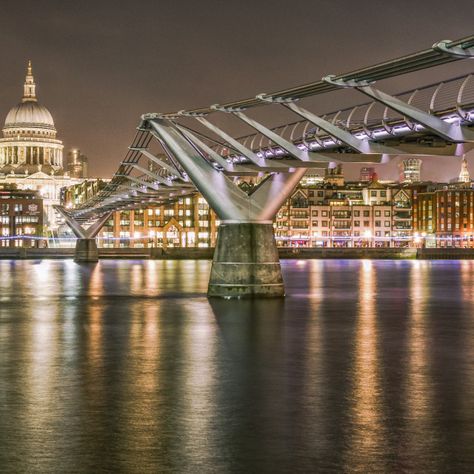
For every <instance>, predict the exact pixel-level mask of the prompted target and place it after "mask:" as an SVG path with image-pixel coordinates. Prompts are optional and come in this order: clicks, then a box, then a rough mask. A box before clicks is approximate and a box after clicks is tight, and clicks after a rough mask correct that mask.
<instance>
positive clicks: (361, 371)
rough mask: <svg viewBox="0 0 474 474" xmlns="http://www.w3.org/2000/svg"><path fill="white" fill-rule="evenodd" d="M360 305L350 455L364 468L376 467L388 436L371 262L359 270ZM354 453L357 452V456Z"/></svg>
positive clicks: (352, 464) (373, 274) (356, 463)
mask: <svg viewBox="0 0 474 474" xmlns="http://www.w3.org/2000/svg"><path fill="white" fill-rule="evenodd" d="M359 295H360V296H359V304H358V314H357V327H356V336H355V338H356V340H355V348H354V369H353V370H352V371H351V372H352V373H353V374H354V381H353V384H354V388H353V395H352V403H353V405H352V407H351V417H352V424H351V425H352V427H353V429H352V432H351V437H350V439H349V445H350V446H349V448H348V451H347V452H348V453H349V454H348V455H349V456H351V459H348V460H347V461H348V462H350V463H351V464H350V465H351V466H352V467H353V468H354V469H355V470H357V469H358V468H360V469H361V470H363V469H364V466H365V467H366V466H367V465H369V464H370V463H371V464H372V466H373V468H374V470H375V471H379V472H382V471H383V468H382V466H380V469H377V468H376V466H374V465H373V463H374V460H373V453H374V452H383V451H384V443H385V442H386V439H387V435H386V433H385V430H386V428H385V426H384V423H383V421H382V413H381V410H382V404H383V400H381V396H380V394H381V387H380V384H381V380H380V378H381V373H380V370H381V369H380V364H379V354H378V329H377V312H376V295H377V277H376V270H375V266H374V263H373V261H372V260H363V261H362V262H361V265H360V267H359ZM353 453H357V455H356V456H354V454H353Z"/></svg>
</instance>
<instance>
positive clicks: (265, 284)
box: [207, 222, 285, 298]
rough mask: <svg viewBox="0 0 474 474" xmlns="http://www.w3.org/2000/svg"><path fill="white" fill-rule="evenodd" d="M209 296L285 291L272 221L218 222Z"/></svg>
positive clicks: (273, 294) (265, 295)
mask: <svg viewBox="0 0 474 474" xmlns="http://www.w3.org/2000/svg"><path fill="white" fill-rule="evenodd" d="M207 294H208V296H216V297H222V298H253V297H263V298H269V297H282V296H284V295H285V289H284V286H283V278H282V275H281V266H280V260H279V257H278V250H277V247H276V243H275V237H274V235H273V225H272V224H271V223H225V222H223V223H222V224H221V225H220V226H219V231H218V236H217V244H216V249H215V251H214V259H213V261H212V269H211V277H210V279H209V287H208V293H207Z"/></svg>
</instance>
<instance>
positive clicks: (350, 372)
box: [0, 260, 474, 472]
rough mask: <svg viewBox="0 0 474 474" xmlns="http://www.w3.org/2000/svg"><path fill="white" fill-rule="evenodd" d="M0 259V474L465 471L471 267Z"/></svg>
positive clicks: (471, 374)
mask: <svg viewBox="0 0 474 474" xmlns="http://www.w3.org/2000/svg"><path fill="white" fill-rule="evenodd" d="M209 270H210V263H209V262H206V261H102V262H101V263H99V264H97V265H84V266H79V265H76V264H74V263H73V262H71V261H5V260H4V261H0V348H1V352H0V471H2V472H3V471H6V472H97V471H101V470H103V471H111V472H116V471H121V472H301V471H303V472H314V471H323V472H328V471H333V472H341V471H346V472H469V471H472V468H473V467H474V454H473V450H472V448H471V447H472V446H474V419H473V415H472V414H473V413H474V349H473V347H474V344H473V341H474V290H473V284H472V282H473V277H474V262H472V261H462V262H448V261H433V262H429V261H369V260H365V261H347V260H346V261H344V260H340V261H338V260H332V261H329V260H328V261H324V260H313V261H301V262H297V261H286V262H283V270H284V277H285V281H286V285H287V292H288V295H289V296H288V297H287V298H286V299H285V300H284V301H282V300H268V301H265V300H257V301H237V302H235V301H223V300H211V301H209V300H208V299H207V298H206V297H205V292H206V287H207V279H208V275H209Z"/></svg>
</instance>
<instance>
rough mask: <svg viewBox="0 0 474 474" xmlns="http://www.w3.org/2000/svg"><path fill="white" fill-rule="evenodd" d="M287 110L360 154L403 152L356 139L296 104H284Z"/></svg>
mask: <svg viewBox="0 0 474 474" xmlns="http://www.w3.org/2000/svg"><path fill="white" fill-rule="evenodd" d="M282 105H283V106H284V107H286V108H287V109H290V110H291V111H293V112H295V113H296V114H298V115H299V116H300V117H303V118H304V119H306V120H308V122H311V123H312V124H313V125H316V127H319V128H320V129H321V130H324V131H325V132H326V133H329V135H331V136H333V137H334V138H336V140H339V141H341V142H342V143H344V144H345V145H347V146H349V147H351V148H352V149H353V150H355V151H358V152H359V153H364V154H380V153H386V154H392V155H399V154H400V153H401V152H400V151H398V150H396V149H394V148H391V147H387V146H384V145H380V144H379V143H371V142H370V141H369V140H367V139H365V140H361V139H360V138H357V137H355V136H354V135H352V133H350V132H348V131H347V130H343V129H342V128H339V127H337V126H336V125H334V124H332V123H331V122H328V121H327V120H325V119H323V118H321V117H318V116H317V115H315V114H313V113H312V112H310V111H309V110H306V109H304V108H303V107H299V106H298V105H296V104H295V103H294V102H288V103H283V104H282Z"/></svg>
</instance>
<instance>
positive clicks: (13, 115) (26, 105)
mask: <svg viewBox="0 0 474 474" xmlns="http://www.w3.org/2000/svg"><path fill="white" fill-rule="evenodd" d="M22 128H40V129H45V131H46V130H54V131H56V129H55V127H54V121H53V117H52V116H51V113H50V112H49V110H48V109H47V108H46V107H44V106H43V105H40V104H39V103H38V99H37V98H36V84H35V81H34V78H33V72H32V68H31V61H30V62H29V63H28V71H27V73H26V80H25V85H24V91H23V99H22V101H21V102H20V103H19V104H18V105H16V106H15V107H13V108H12V109H10V112H8V114H7V117H6V119H5V127H4V131H5V132H7V131H8V129H22Z"/></svg>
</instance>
